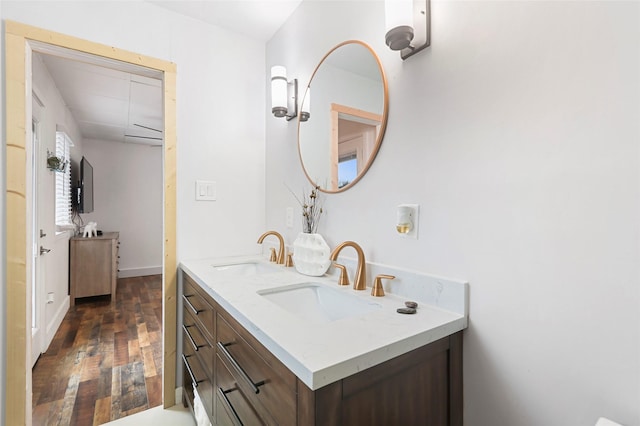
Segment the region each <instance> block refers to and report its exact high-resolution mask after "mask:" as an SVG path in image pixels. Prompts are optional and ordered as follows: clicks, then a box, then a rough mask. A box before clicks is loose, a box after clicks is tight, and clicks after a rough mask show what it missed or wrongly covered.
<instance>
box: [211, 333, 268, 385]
mask: <svg viewBox="0 0 640 426" xmlns="http://www.w3.org/2000/svg"><path fill="white" fill-rule="evenodd" d="M232 344H233V343H222V342H218V349H220V351H221V352H222V353H224V355H225V357H227V359H228V360H229V362H231V365H232V366H233V368H234V369H235V370H236V371H237V372H238V374H240V376H241V377H242V378H243V379H244V380H245V381H246V382H247V383H248V384H249V386H250V387H251V389H252V390H253V392H254V393H260V388H258V386H262V385H264V383H265V382H264V380H262V381H260V382H257V383H255V382H254V381H253V380H251V377H249V375H248V374H247V373H245V371H244V370H243V369H242V367H240V364H238V363H237V362H236V360H235V359H234V358H233V356H231V353H230V352H229V351H228V350H227V348H226V347H227V346H229V345H232Z"/></svg>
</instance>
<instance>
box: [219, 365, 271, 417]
mask: <svg viewBox="0 0 640 426" xmlns="http://www.w3.org/2000/svg"><path fill="white" fill-rule="evenodd" d="M229 368H231V367H229V366H227V365H226V364H225V362H224V361H223V360H222V359H221V358H220V357H218V360H217V362H216V386H217V389H216V396H215V404H216V425H217V426H226V425H233V426H238V425H263V424H268V423H269V422H267V423H265V422H263V421H262V419H261V418H260V416H259V415H258V413H256V410H254V408H253V406H252V405H251V402H250V400H249V399H248V398H247V397H246V396H245V394H244V391H243V390H242V389H241V388H240V387H239V386H238V384H237V381H236V380H235V378H234V377H233V375H232V374H231V372H230V371H229ZM271 423H273V422H271Z"/></svg>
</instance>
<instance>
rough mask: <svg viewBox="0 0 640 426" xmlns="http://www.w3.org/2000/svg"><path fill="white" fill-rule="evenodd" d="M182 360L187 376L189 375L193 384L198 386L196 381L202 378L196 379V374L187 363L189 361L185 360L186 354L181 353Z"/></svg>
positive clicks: (198, 381)
mask: <svg viewBox="0 0 640 426" xmlns="http://www.w3.org/2000/svg"><path fill="white" fill-rule="evenodd" d="M182 362H184V366H185V367H186V368H187V372H188V373H189V376H191V381H192V382H193V386H195V387H198V383H200V382H204V380H196V376H194V374H193V370H191V366H190V365H189V361H187V356H186V355H185V354H182Z"/></svg>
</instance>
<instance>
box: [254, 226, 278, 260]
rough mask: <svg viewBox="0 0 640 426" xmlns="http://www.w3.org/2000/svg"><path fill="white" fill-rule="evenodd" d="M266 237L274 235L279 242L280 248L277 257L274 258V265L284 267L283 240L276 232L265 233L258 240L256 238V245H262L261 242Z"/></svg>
mask: <svg viewBox="0 0 640 426" xmlns="http://www.w3.org/2000/svg"><path fill="white" fill-rule="evenodd" d="M268 235H275V236H276V237H278V241H279V242H280V247H279V248H278V257H277V258H276V263H277V264H278V265H284V238H282V235H280V234H279V233H277V232H276V231H267V232H265V233H264V234H262V235H260V238H258V244H262V241H263V240H264V239H265V237H267V236H268ZM272 262H273V261H272Z"/></svg>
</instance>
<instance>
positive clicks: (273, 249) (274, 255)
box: [269, 247, 276, 262]
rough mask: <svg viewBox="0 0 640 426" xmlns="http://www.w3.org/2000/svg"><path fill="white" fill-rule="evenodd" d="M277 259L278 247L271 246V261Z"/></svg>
mask: <svg viewBox="0 0 640 426" xmlns="http://www.w3.org/2000/svg"><path fill="white" fill-rule="evenodd" d="M275 261H276V249H275V248H273V247H271V256H269V262H275Z"/></svg>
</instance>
